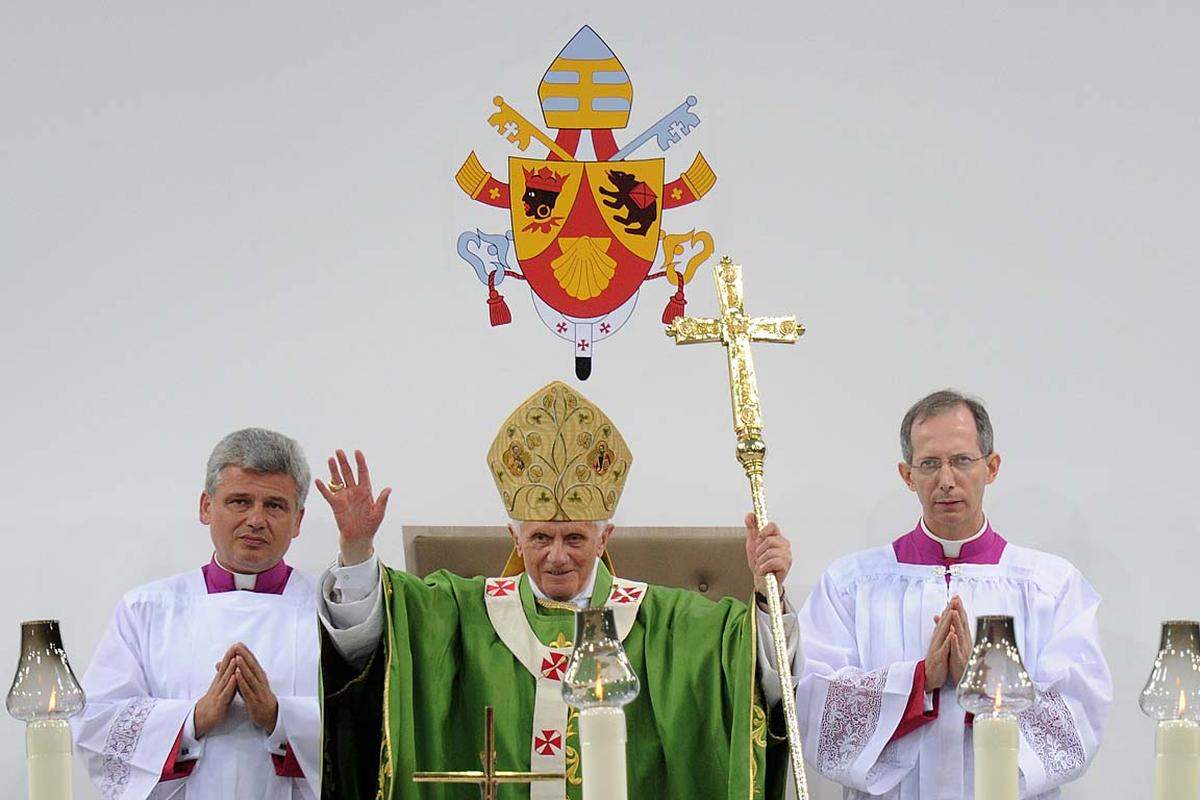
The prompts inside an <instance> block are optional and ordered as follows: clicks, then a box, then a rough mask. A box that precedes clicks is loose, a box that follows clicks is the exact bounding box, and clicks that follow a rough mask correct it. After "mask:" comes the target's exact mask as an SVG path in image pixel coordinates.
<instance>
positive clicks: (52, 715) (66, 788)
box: [5, 619, 84, 800]
mask: <svg viewBox="0 0 1200 800" xmlns="http://www.w3.org/2000/svg"><path fill="white" fill-rule="evenodd" d="M83 704H84V696H83V689H82V688H80V686H79V681H77V680H76V679H75V673H74V672H72V671H71V664H70V662H69V661H68V660H67V653H66V651H65V650H64V649H63V644H62V632H61V630H60V629H59V626H58V620H53V619H46V620H34V621H31V622H22V623H21V655H20V657H19V658H18V660H17V674H16V675H15V676H14V677H13V683H12V688H11V689H9V691H8V697H7V699H6V700H5V706H6V707H7V708H8V713H9V714H12V715H13V716H14V717H16V718H17V719H19V720H22V721H24V722H25V752H26V756H27V758H28V765H29V798H30V800H71V727H70V725H69V724H68V722H67V718H68V717H71V716H74V715H75V714H78V713H79V712H80V711H82V710H83Z"/></svg>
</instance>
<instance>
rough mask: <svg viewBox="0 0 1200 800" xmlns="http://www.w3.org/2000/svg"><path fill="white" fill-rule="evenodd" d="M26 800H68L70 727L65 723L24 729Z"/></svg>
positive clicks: (36, 723) (41, 723)
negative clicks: (27, 764)
mask: <svg viewBox="0 0 1200 800" xmlns="http://www.w3.org/2000/svg"><path fill="white" fill-rule="evenodd" d="M25 752H26V753H27V754H28V756H29V800H71V726H70V725H69V724H68V723H67V721H66V720H65V719H48V720H36V721H34V722H30V723H29V724H28V725H26V726H25Z"/></svg>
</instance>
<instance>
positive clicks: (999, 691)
mask: <svg viewBox="0 0 1200 800" xmlns="http://www.w3.org/2000/svg"><path fill="white" fill-rule="evenodd" d="M1003 705H1004V684H1002V683H997V684H996V706H995V711H996V713H997V714H999V713H1000V707H1001V706H1003Z"/></svg>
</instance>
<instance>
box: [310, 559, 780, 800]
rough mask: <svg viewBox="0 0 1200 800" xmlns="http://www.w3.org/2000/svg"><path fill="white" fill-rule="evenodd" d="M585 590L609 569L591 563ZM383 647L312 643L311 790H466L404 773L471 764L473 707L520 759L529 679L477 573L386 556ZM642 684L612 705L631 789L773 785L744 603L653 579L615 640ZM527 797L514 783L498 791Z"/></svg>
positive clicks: (514, 759)
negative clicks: (317, 701) (356, 657)
mask: <svg viewBox="0 0 1200 800" xmlns="http://www.w3.org/2000/svg"><path fill="white" fill-rule="evenodd" d="M597 569H598V570H599V572H598V574H597V578H596V590H595V594H594V598H595V599H594V604H596V605H599V604H602V603H603V602H604V601H605V600H606V599H607V597H608V592H609V588H610V586H611V582H612V578H611V576H610V575H609V574H608V572H607V570H606V569H605V568H604V566H603V565H602V564H600V565H598V566H597ZM383 588H384V592H385V603H384V608H385V613H386V620H385V628H384V635H383V637H382V641H381V647H380V648H379V649H377V650H376V652H375V654H374V656H373V657H372V659H371V661H370V662H369V663H368V664H367V666H366V667H365V668H364V669H363V670H362V671H361V672H359V673H356V672H355V671H354V670H352V669H350V668H349V667H348V666H347V665H346V664H345V663H344V661H342V659H341V656H340V655H339V654H338V653H337V651H336V649H335V648H334V647H333V645H332V643H331V642H329V641H323V642H322V648H323V654H322V661H321V669H322V681H323V687H322V698H323V703H324V706H323V708H324V768H323V769H324V780H323V796H324V797H325V798H327V799H328V800H335V799H336V800H342V799H348V798H355V800H358V798H372V797H379V798H381V799H382V800H417V799H418V798H421V800H467V798H478V796H479V790H478V789H477V788H475V787H472V786H470V785H430V784H424V785H421V786H417V785H416V784H414V783H413V782H412V774H413V773H414V772H417V771H426V770H428V771H440V770H454V771H464V770H478V769H479V768H480V762H479V750H480V748H481V745H482V742H483V709H484V707H485V706H487V705H491V706H493V707H494V708H495V709H496V748H497V767H498V768H499V769H502V770H528V769H529V765H530V747H531V737H532V725H533V705H534V695H535V688H536V686H535V679H534V677H533V676H532V675H531V674H530V672H529V671H528V670H527V669H526V668H525V667H524V666H523V665H522V664H521V663H520V661H518V659H517V658H515V657H514V656H513V654H512V653H511V652H510V651H509V650H508V648H507V647H506V646H505V645H504V643H503V642H502V641H501V640H500V638H499V637H498V636H497V634H496V631H495V630H494V628H493V627H492V623H491V620H490V619H489V617H488V613H487V610H486V607H485V601H484V579H483V578H473V579H466V578H460V577H458V576H455V575H452V574H450V573H447V572H436V573H433V574H432V575H430V576H428V577H427V578H426V579H424V580H421V579H418V578H415V577H414V576H412V575H409V574H407V573H404V572H400V571H396V570H390V569H385V570H384V572H383ZM521 599H522V603H523V606H524V610H525V614H526V617H527V619H528V621H529V624H530V626H531V627H532V629H533V630H534V632H535V633H536V635H537V637H538V638H539V639H540V640H541V641H543V642H544V643H550V642H551V641H553V640H555V639H556V638H558V637H560V636H566V637H567V638H568V639H569V638H570V637H572V636H573V635H574V615H573V614H572V613H570V612H562V611H554V610H547V609H543V608H541V607H539V606H537V605H536V604H535V603H534V602H533V598H532V595H531V593H530V591H529V588H528V578H524V577H523V578H522V579H521ZM624 646H625V650H626V653H627V654H628V656H629V660H630V663H631V664H632V665H633V667H634V670H635V671H636V672H637V675H638V679H639V681H640V682H641V693H640V694H639V695H638V697H637V699H636V700H634V701H633V702H632V703H631V704H629V705H628V706H626V707H625V713H626V720H627V726H628V737H629V738H628V741H629V744H628V747H627V760H628V781H629V787H630V790H629V796H630V797H631V798H656V800H657V798H681V800H682V799H683V798H686V799H687V800H759V799H760V798H761V799H763V800H766V799H767V798H771V799H772V800H775V799H777V798H782V797H783V793H784V781H785V776H786V757H787V753H786V746H785V745H782V744H781V743H780V742H779V741H778V740H777V739H776V737H774V736H771V735H769V734H768V732H767V725H766V715H765V713H764V711H763V708H762V701H761V695H760V692H759V691H758V688H757V686H756V685H755V658H756V652H757V646H756V643H755V620H754V614H753V610H752V609H751V608H748V607H747V606H746V605H745V604H743V603H740V602H738V601H736V600H733V599H730V598H726V599H724V600H722V601H720V602H717V603H714V602H712V601H710V600H707V599H705V598H704V597H701V596H700V595H698V594H695V593H693V592H687V591H683V590H679V589H668V588H663V587H655V586H651V587H650V588H649V589H648V591H647V592H646V596H645V597H644V599H643V600H642V602H641V607H640V609H639V611H638V615H637V618H636V621H635V622H634V624H633V627H632V629H631V630H630V632H629V634H628V636H626V638H625V640H624ZM566 730H567V741H566V749H565V753H566V758H565V761H566V772H567V782H566V788H567V799H568V800H580V763H579V749H578V748H579V745H578V725H577V724H575V722H574V721H573V720H572V721H570V722H569V723H568V724H567V725H566ZM528 797H529V789H528V787H527V786H524V785H505V786H502V787H501V788H500V798H502V800H517V798H525V799H526V800H527V799H528Z"/></svg>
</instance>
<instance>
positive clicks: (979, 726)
mask: <svg viewBox="0 0 1200 800" xmlns="http://www.w3.org/2000/svg"><path fill="white" fill-rule="evenodd" d="M1036 698H1037V690H1036V689H1035V687H1034V685H1033V681H1031V680H1030V679H1029V673H1028V672H1027V671H1026V670H1025V664H1024V663H1022V661H1021V653H1020V650H1018V648H1017V636H1016V630H1015V625H1014V623H1013V618H1012V617H1010V616H1002V615H991V616H982V617H976V618H975V646H974V648H972V650H971V657H970V659H969V660H968V661H967V668H966V670H964V671H963V676H962V680H960V681H959V683H958V702H959V705H961V706H962V707H963V708H965V709H966V710H967V711H970V712H971V713H972V714H974V715H975V720H974V722H973V723H972V728H971V738H972V740H973V751H974V755H975V798H976V800H1017V794H1018V791H1019V788H1020V772H1019V770H1018V766H1017V756H1018V753H1019V747H1020V738H1019V730H1018V726H1017V717H1016V715H1017V714H1018V713H1020V712H1021V711H1024V710H1025V709H1026V708H1029V707H1030V706H1031V705H1033V703H1034V700H1036Z"/></svg>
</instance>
